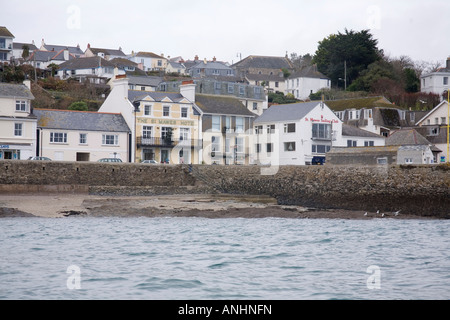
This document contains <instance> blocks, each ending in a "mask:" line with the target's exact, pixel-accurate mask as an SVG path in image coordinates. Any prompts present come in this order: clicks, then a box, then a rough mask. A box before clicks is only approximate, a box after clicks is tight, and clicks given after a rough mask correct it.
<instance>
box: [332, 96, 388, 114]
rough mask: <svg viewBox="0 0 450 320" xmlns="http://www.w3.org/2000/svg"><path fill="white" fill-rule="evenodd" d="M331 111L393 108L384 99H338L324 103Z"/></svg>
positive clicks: (380, 97) (379, 97)
mask: <svg viewBox="0 0 450 320" xmlns="http://www.w3.org/2000/svg"><path fill="white" fill-rule="evenodd" d="M325 103H326V104H327V106H328V107H329V108H330V109H331V110H333V111H344V110H346V109H371V108H376V107H393V106H394V105H393V104H392V103H391V102H390V101H389V100H388V99H386V98H385V97H382V96H376V97H365V98H354V99H339V100H327V101H325Z"/></svg>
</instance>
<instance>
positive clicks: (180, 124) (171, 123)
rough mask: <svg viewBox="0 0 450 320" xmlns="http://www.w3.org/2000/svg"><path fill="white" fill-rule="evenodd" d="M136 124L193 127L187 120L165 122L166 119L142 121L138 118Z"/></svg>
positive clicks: (193, 123)
mask: <svg viewBox="0 0 450 320" xmlns="http://www.w3.org/2000/svg"><path fill="white" fill-rule="evenodd" d="M137 122H139V123H146V124H166V125H172V126H176V125H179V126H191V127H193V126H195V122H194V121H189V120H166V119H143V118H139V119H137Z"/></svg>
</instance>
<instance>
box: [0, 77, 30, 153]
mask: <svg viewBox="0 0 450 320" xmlns="http://www.w3.org/2000/svg"><path fill="white" fill-rule="evenodd" d="M25 83H26V84H10V83H0V160H1V159H11V160H26V159H28V158H29V157H31V156H34V155H35V152H36V123H37V119H36V116H35V115H34V114H33V109H32V107H31V101H32V100H33V99H34V96H33V94H32V93H31V90H30V82H29V81H25Z"/></svg>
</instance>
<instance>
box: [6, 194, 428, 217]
mask: <svg viewBox="0 0 450 320" xmlns="http://www.w3.org/2000/svg"><path fill="white" fill-rule="evenodd" d="M68 216H80V217H83V216H84V217H87V216H92V217H111V216H113V217H138V216H145V217H207V218H265V217H279V218H311V219H312V218H327V219H333V218H334V219H336V218H337V219H374V218H375V219H376V218H395V219H425V217H420V216H415V215H411V214H408V213H400V214H398V215H397V216H396V215H394V213H391V212H386V213H384V214H383V213H378V214H377V213H375V212H367V213H366V212H364V211H350V210H340V209H333V210H331V209H330V210H318V209H314V208H304V207H299V206H283V205H277V202H276V199H274V198H271V197H263V196H248V195H246V196H239V195H225V194H214V195H204V194H201V195H191V194H190V195H158V196H139V197H138V196H132V197H111V196H94V195H85V194H65V193H59V194H14V195H13V194H0V217H45V218H64V217H68Z"/></svg>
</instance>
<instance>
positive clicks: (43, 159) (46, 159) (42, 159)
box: [28, 157, 52, 161]
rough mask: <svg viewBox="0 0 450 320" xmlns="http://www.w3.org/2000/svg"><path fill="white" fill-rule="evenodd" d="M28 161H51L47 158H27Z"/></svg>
mask: <svg viewBox="0 0 450 320" xmlns="http://www.w3.org/2000/svg"><path fill="white" fill-rule="evenodd" d="M28 160H41V161H52V159H50V158H47V157H29V158H28Z"/></svg>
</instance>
